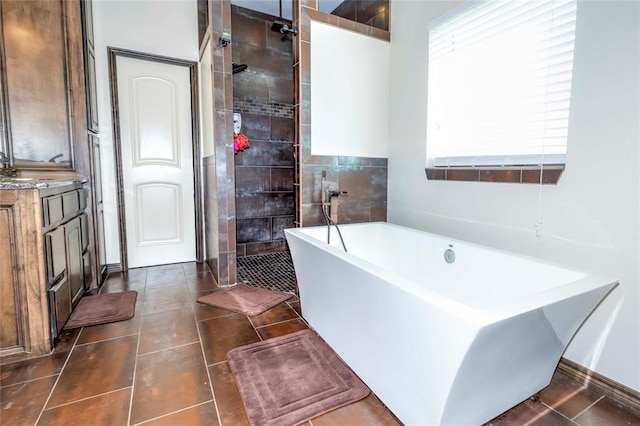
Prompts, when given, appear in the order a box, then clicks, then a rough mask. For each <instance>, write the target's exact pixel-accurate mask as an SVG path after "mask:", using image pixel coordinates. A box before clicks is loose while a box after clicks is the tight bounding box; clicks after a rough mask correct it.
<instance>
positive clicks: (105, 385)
mask: <svg viewBox="0 0 640 426" xmlns="http://www.w3.org/2000/svg"><path fill="white" fill-rule="evenodd" d="M137 345H138V336H126V337H120V338H117V339H112V340H106V341H103V342H97V343H89V344H86V345H81V346H76V347H75V348H73V352H71V355H70V356H69V360H68V361H67V364H66V365H65V367H64V369H63V370H62V373H61V374H60V380H58V383H57V384H56V388H55V389H54V391H53V393H52V395H51V399H49V403H48V404H47V408H53V407H56V406H58V405H62V404H67V403H69V402H74V401H77V400H79V399H83V398H89V397H92V396H95V395H99V394H102V393H106V392H110V391H114V390H117V389H122V388H126V387H129V386H131V384H132V383H133V370H134V366H135V360H136V348H137Z"/></svg>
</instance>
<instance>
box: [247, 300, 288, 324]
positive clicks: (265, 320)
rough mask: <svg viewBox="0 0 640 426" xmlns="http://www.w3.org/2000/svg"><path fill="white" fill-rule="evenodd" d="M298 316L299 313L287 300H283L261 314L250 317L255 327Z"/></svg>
mask: <svg viewBox="0 0 640 426" xmlns="http://www.w3.org/2000/svg"><path fill="white" fill-rule="evenodd" d="M297 318H298V314H297V313H296V312H295V311H294V310H293V309H291V308H290V307H289V305H287V303H286V302H283V303H281V304H279V305H278V306H275V307H273V308H271V309H269V310H268V311H265V312H263V313H262V314H260V315H256V316H253V317H250V318H249V319H250V320H251V323H252V324H253V325H254V327H264V326H265V325H269V324H274V323H277V322H282V321H288V320H292V319H297Z"/></svg>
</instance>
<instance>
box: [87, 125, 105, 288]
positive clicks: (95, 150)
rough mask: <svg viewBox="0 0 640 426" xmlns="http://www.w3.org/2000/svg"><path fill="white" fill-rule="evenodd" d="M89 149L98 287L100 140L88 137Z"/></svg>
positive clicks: (101, 254)
mask: <svg viewBox="0 0 640 426" xmlns="http://www.w3.org/2000/svg"><path fill="white" fill-rule="evenodd" d="M89 147H90V152H91V153H92V155H91V164H92V170H91V190H92V192H93V194H94V199H93V202H94V204H93V206H92V212H93V220H94V222H93V229H94V232H95V235H94V241H95V244H94V246H95V247H94V250H95V256H94V259H95V260H96V278H97V282H98V285H100V284H102V277H103V276H104V272H105V270H106V264H107V260H106V256H105V242H104V205H103V202H102V169H101V163H100V139H99V138H98V137H97V136H95V135H91V134H90V135H89Z"/></svg>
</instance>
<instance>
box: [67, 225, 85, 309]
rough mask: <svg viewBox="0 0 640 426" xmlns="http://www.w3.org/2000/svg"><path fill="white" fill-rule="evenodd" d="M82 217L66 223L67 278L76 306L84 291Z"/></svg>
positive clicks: (73, 303) (72, 301)
mask: <svg viewBox="0 0 640 426" xmlns="http://www.w3.org/2000/svg"><path fill="white" fill-rule="evenodd" d="M80 229H81V228H80V219H79V218H75V219H73V220H72V221H70V222H69V223H67V224H66V225H64V235H65V240H66V245H67V279H68V280H69V291H71V303H72V306H74V307H75V306H76V305H77V304H78V302H79V301H80V298H81V297H82V294H83V293H84V273H83V261H82V235H81V231H80Z"/></svg>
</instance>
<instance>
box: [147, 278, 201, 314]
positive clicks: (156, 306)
mask: <svg viewBox="0 0 640 426" xmlns="http://www.w3.org/2000/svg"><path fill="white" fill-rule="evenodd" d="M190 304H191V300H190V297H189V290H187V287H186V285H172V286H168V287H159V288H149V287H147V291H146V297H145V300H144V308H143V310H142V314H143V315H147V314H153V313H156V312H165V311H170V310H173V309H181V308H186V307H187V306H190Z"/></svg>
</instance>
